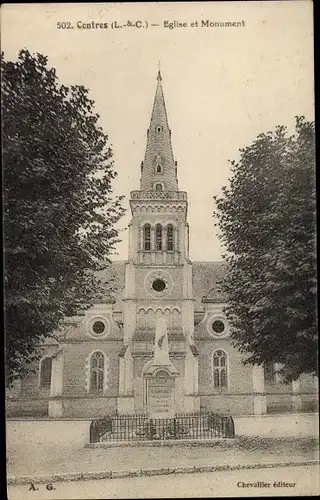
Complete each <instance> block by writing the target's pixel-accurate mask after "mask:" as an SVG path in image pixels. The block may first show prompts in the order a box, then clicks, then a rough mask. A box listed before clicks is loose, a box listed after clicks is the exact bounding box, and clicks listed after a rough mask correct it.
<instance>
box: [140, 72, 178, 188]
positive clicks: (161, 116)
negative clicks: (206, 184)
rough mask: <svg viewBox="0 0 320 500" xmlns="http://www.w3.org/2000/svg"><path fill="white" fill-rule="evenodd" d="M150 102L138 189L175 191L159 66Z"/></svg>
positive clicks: (175, 175) (171, 153)
mask: <svg viewBox="0 0 320 500" xmlns="http://www.w3.org/2000/svg"><path fill="white" fill-rule="evenodd" d="M157 81H158V83H157V89H156V95H155V98H154V102H153V108H152V114H151V121H150V127H149V129H148V138H147V147H146V152H145V157H144V162H143V164H142V165H141V182H140V189H141V191H156V190H162V191H178V180H177V172H176V163H175V161H174V156H173V151H172V145H171V130H170V129H169V125H168V118H167V112H166V105H165V101H164V96H163V90H162V76H161V72H160V68H159V71H158V76H157Z"/></svg>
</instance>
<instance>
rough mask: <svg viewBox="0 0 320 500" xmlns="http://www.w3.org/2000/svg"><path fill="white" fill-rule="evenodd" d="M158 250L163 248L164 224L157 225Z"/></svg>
mask: <svg viewBox="0 0 320 500" xmlns="http://www.w3.org/2000/svg"><path fill="white" fill-rule="evenodd" d="M156 250H162V226H161V224H157V225H156Z"/></svg>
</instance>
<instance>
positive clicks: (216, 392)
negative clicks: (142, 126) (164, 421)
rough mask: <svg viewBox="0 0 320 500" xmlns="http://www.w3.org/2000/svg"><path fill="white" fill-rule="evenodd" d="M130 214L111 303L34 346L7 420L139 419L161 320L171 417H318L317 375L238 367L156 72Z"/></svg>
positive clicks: (217, 278)
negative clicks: (313, 413)
mask: <svg viewBox="0 0 320 500" xmlns="http://www.w3.org/2000/svg"><path fill="white" fill-rule="evenodd" d="M213 194H214V193H213ZM130 208H131V213H132V219H131V222H130V224H129V228H128V230H129V250H128V260H127V261H115V262H113V263H112V265H111V266H110V268H109V269H108V270H107V271H105V272H104V276H103V278H105V281H106V283H108V281H110V279H112V280H113V283H114V288H115V291H114V293H113V294H112V296H109V295H107V294H106V298H105V300H103V301H100V303H97V304H95V305H94V306H93V307H92V308H91V309H89V310H88V311H87V312H86V313H85V315H84V316H81V317H80V316H79V317H75V318H68V319H67V320H66V321H65V325H64V328H63V329H62V330H61V332H60V333H59V337H58V338H57V339H47V340H46V341H45V343H44V344H43V345H42V346H40V347H39V349H40V350H41V353H42V357H41V359H40V361H39V363H38V365H37V366H36V367H35V368H36V370H35V373H31V374H30V375H29V376H28V377H26V378H24V379H23V380H21V381H20V382H19V383H17V384H16V385H15V387H14V388H13V389H12V390H11V391H10V392H9V393H8V398H7V416H9V417H10V416H32V415H34V416H41V415H42V416H45V415H47V416H49V417H55V418H58V417H62V418H63V417H69V418H88V419H91V418H95V417H101V416H105V415H108V414H112V413H115V412H118V413H144V412H146V409H147V406H148V370H149V367H150V363H151V361H152V358H153V353H154V337H155V326H156V322H157V319H158V318H161V319H162V320H165V322H166V327H167V332H168V348H169V356H170V362H171V365H172V367H173V370H174V372H175V395H174V405H175V412H176V413H181V412H198V411H213V412H215V413H218V414H228V415H230V414H231V415H233V416H235V415H254V414H255V415H261V414H265V413H279V412H282V411H292V412H298V411H310V410H311V409H313V408H314V407H315V405H316V401H317V398H316V394H315V393H316V387H317V385H316V381H315V380H314V379H313V378H312V377H307V376H306V377H302V378H301V380H300V381H298V382H294V383H293V384H284V383H282V382H281V380H279V379H278V378H277V374H276V372H275V371H274V369H273V368H274V367H268V369H267V370H266V369H264V368H263V367H258V366H254V367H252V366H251V365H246V366H244V365H243V364H242V363H241V357H240V353H239V352H238V351H237V350H236V349H235V348H234V347H233V346H232V343H231V338H230V327H229V324H228V321H227V319H226V317H225V316H224V313H223V309H224V306H225V305H226V300H227V299H226V297H225V296H224V295H223V293H222V291H221V282H222V280H223V278H224V275H225V264H224V263H223V262H191V260H190V257H189V225H188V195H187V193H186V192H185V191H180V190H179V183H178V168H177V161H176V160H175V157H174V153H173V148H172V140H171V130H170V127H169V123H168V117H167V112H166V105H165V100H164V94H163V88H162V77H161V74H160V71H159V73H158V77H157V87H156V92H155V97H154V103H153V109H152V113H151V120H150V126H149V129H148V130H147V145H146V151H145V156H144V159H143V161H142V163H141V178H140V187H139V189H138V190H136V191H132V192H131V193H130ZM208 210H211V208H210V207H208ZM190 230H191V231H192V228H191V229H190Z"/></svg>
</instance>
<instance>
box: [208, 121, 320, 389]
mask: <svg viewBox="0 0 320 500" xmlns="http://www.w3.org/2000/svg"><path fill="white" fill-rule="evenodd" d="M240 152H241V155H240V160H239V162H238V163H236V162H234V161H232V162H231V165H232V173H233V175H232V176H231V179H230V185H229V186H228V187H224V188H223V191H222V195H221V197H215V201H216V210H215V212H214V215H215V216H216V217H217V218H218V225H219V227H220V231H221V235H220V238H221V240H222V242H223V244H224V245H225V248H226V250H227V252H228V253H227V254H226V255H225V256H224V257H225V258H226V261H227V264H228V265H227V268H228V270H227V276H226V280H225V282H224V284H223V287H224V290H225V291H226V293H227V294H228V297H229V301H228V306H227V307H226V309H225V312H226V315H227V317H228V318H229V321H230V323H231V326H232V334H231V335H232V338H233V344H234V345H235V346H236V347H237V348H238V349H239V350H240V352H242V353H243V354H244V363H245V364H246V363H250V364H258V365H261V364H269V363H279V364H280V365H282V368H281V370H280V375H282V376H283V379H284V381H286V382H289V381H291V380H296V379H297V378H298V377H299V375H301V374H303V373H309V374H316V373H318V363H317V325H316V253H315V250H316V247H315V210H316V194H315V129H314V123H313V122H308V121H306V120H305V118H304V117H297V118H296V129H295V132H294V134H293V135H292V136H288V134H287V130H286V128H285V127H283V126H279V127H277V128H276V129H275V130H274V131H272V132H269V133H267V134H261V135H259V136H258V137H257V139H256V140H255V141H254V142H253V144H252V145H250V146H248V147H246V148H245V149H241V150H240Z"/></svg>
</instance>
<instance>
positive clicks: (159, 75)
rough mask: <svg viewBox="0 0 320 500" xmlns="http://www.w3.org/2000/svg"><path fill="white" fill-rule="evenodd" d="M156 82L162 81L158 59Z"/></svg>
mask: <svg viewBox="0 0 320 500" xmlns="http://www.w3.org/2000/svg"><path fill="white" fill-rule="evenodd" d="M157 80H158V81H159V82H161V80H162V76H161V67H160V59H159V61H158V77H157Z"/></svg>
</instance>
